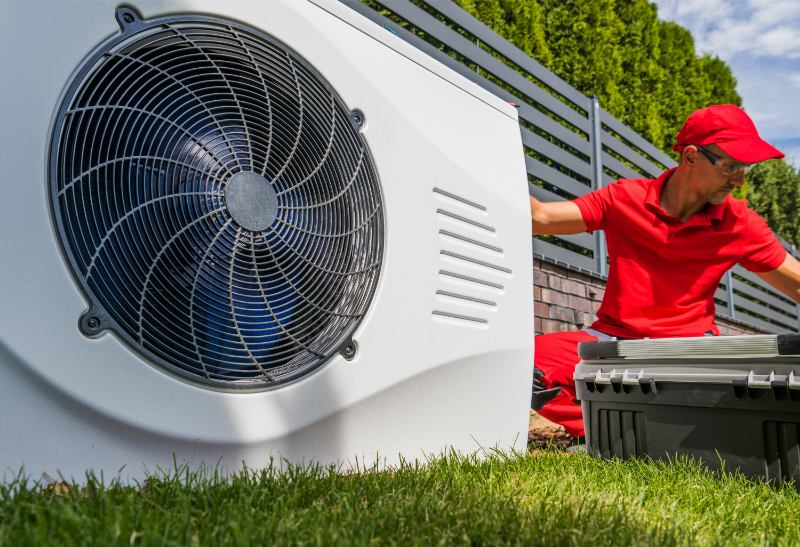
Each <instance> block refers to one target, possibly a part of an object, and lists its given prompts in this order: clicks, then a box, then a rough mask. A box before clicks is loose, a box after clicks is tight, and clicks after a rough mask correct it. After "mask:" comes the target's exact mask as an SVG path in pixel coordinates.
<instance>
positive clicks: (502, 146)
mask: <svg viewBox="0 0 800 547" xmlns="http://www.w3.org/2000/svg"><path fill="white" fill-rule="evenodd" d="M115 7H116V5H115V4H113V3H110V2H85V3H68V2H60V1H43V2H26V1H19V2H12V3H4V4H3V5H2V6H0V11H2V16H0V51H2V52H3V53H2V54H0V74H3V78H4V83H3V86H2V87H0V160H2V165H3V166H4V169H3V174H2V188H3V190H4V199H3V200H1V201H0V256H2V259H0V278H1V279H2V280H3V283H2V285H0V415H2V418H0V439H2V440H0V468H2V469H3V470H4V472H5V474H6V475H5V476H6V477H8V476H9V474H14V473H16V472H17V471H18V470H19V469H20V468H21V467H22V466H24V469H25V472H26V473H28V474H30V475H31V476H33V477H38V476H39V475H40V474H41V473H42V472H47V473H49V474H50V475H53V476H55V475H56V474H57V473H61V474H62V476H64V477H76V478H80V477H81V476H83V474H84V472H85V471H86V470H92V471H94V472H98V473H99V472H101V471H102V472H104V473H105V475H106V476H107V477H108V476H113V475H115V474H116V473H118V472H119V470H120V469H121V468H123V466H125V467H124V471H123V478H139V477H141V476H143V474H144V472H145V469H151V470H152V469H154V468H156V466H161V467H162V468H163V467H166V468H169V467H171V466H172V462H173V456H174V457H175V458H176V459H177V460H178V461H186V462H188V463H189V464H190V465H193V466H194V465H199V464H200V463H205V464H207V465H211V466H215V465H219V466H221V467H222V468H223V470H225V471H229V470H232V469H235V468H237V467H238V466H240V465H242V464H243V463H244V464H246V465H248V466H249V467H256V468H257V467H260V466H263V465H265V464H267V463H268V462H269V459H270V458H271V457H275V458H286V459H287V460H288V461H293V462H298V461H312V460H313V461H319V462H322V463H331V462H338V463H343V464H344V465H346V466H347V465H352V464H354V463H355V462H356V461H358V462H359V463H365V464H372V463H374V462H376V461H378V462H379V463H380V464H381V465H386V464H392V463H396V462H397V461H398V458H399V457H400V456H401V455H402V456H403V457H405V458H411V459H415V458H421V457H425V456H427V455H430V454H438V453H440V452H441V451H442V450H444V449H447V448H450V447H452V448H455V449H456V450H458V451H462V452H472V451H475V450H477V449H479V448H480V447H484V448H488V447H499V448H502V449H508V448H512V447H513V448H523V447H524V445H525V441H526V431H527V420H528V405H529V400H530V384H531V366H532V358H533V310H532V279H531V244H530V215H529V209H528V198H527V196H528V194H527V182H526V175H525V166H524V159H523V158H524V156H523V151H522V145H521V140H520V134H519V129H518V125H517V118H516V112H515V110H514V108H513V107H511V106H509V105H507V104H505V103H504V102H503V101H501V100H500V99H498V98H496V97H494V96H493V95H491V94H489V93H488V92H486V91H485V90H483V89H481V88H479V87H478V86H476V85H474V84H472V83H471V82H469V81H467V80H466V79H464V78H463V77H461V76H459V75H457V74H456V73H454V72H452V71H451V70H450V69H448V68H446V67H444V66H443V65H441V64H439V63H438V62H436V61H434V60H432V59H431V58H429V57H427V56H426V55H424V54H422V53H421V52H419V51H417V50H415V49H414V48H413V47H412V46H410V45H409V44H407V43H405V42H403V41H402V40H401V39H399V38H398V37H396V36H394V35H392V34H391V33H390V32H388V31H386V30H385V29H383V28H381V27H379V26H377V25H375V24H373V23H372V22H370V21H368V20H366V19H364V18H363V17H361V16H360V15H358V14H356V13H355V12H353V11H351V10H350V9H349V8H347V7H345V6H343V5H341V4H339V3H338V2H336V1H334V0H325V1H323V0H313V2H312V1H308V0H270V1H269V2H246V1H228V2H217V1H213V0H147V1H141V2H136V3H134V4H133V7H135V8H136V9H137V10H139V11H140V12H141V14H142V16H143V17H144V18H145V19H149V18H153V17H160V16H164V15H168V14H175V13H199V14H205V15H212V16H216V17H224V18H231V19H235V20H238V21H241V22H243V23H246V24H248V25H250V26H252V27H255V28H258V29H260V30H262V31H263V32H265V33H267V34H270V35H272V36H274V37H275V38H277V39H278V40H279V41H281V42H283V43H284V44H286V45H287V46H288V47H290V48H292V49H293V50H294V51H296V52H297V53H298V54H300V55H301V56H302V57H304V58H305V59H306V60H307V61H308V62H309V63H310V64H311V65H312V66H314V67H315V68H316V69H317V70H318V71H319V72H320V73H321V74H322V75H323V76H324V77H325V78H326V79H327V80H328V82H329V83H330V84H331V85H332V87H333V88H334V89H335V90H336V92H337V93H338V94H339V96H340V97H341V98H342V99H343V100H344V102H345V104H346V105H347V107H348V108H351V109H359V110H360V111H362V112H363V113H364V115H365V118H366V125H365V127H364V129H363V133H364V136H365V139H366V141H367V143H368V145H369V147H370V151H371V153H372V155H373V159H374V162H375V165H376V167H377V171H378V175H379V177H380V180H381V183H382V190H383V194H384V205H385V220H386V241H385V257H384V263H383V270H382V272H381V279H380V282H379V287H378V290H377V292H376V294H375V297H374V299H373V302H372V304H371V306H370V309H369V312H368V314H367V316H366V317H365V319H364V320H363V322H362V323H361V325H360V327H359V329H358V331H357V332H356V333H355V336H354V339H355V340H356V341H357V343H358V354H357V356H356V358H355V359H354V360H352V361H350V362H347V361H345V360H344V359H343V358H342V357H341V356H336V357H334V358H333V359H332V360H331V361H330V362H329V363H327V364H326V365H325V366H323V367H322V368H320V369H319V370H318V371H316V372H315V373H313V374H311V375H310V376H308V377H306V378H304V379H302V380H300V381H298V382H296V383H293V384H291V385H288V386H285V387H282V388H279V389H276V390H272V391H260V392H245V393H239V392H237V393H231V392H225V391H221V390H214V389H209V388H207V387H202V386H199V385H194V384H192V383H190V382H187V381H185V380H183V379H179V378H177V377H174V376H172V375H170V374H168V373H166V372H164V371H163V370H162V369H160V368H157V367H156V366H154V365H152V364H150V363H148V362H146V361H145V360H144V359H142V358H141V357H140V356H139V354H137V353H136V352H135V351H133V350H131V349H130V348H129V347H128V346H126V345H125V344H123V343H122V342H121V341H120V340H119V339H118V338H117V337H116V336H114V335H113V334H106V335H104V336H102V337H100V338H99V339H96V340H91V339H88V338H86V337H85V336H83V335H82V334H81V333H80V332H79V330H78V318H79V317H80V315H81V313H82V312H83V311H84V310H85V309H86V306H87V302H86V300H85V298H84V297H83V295H82V294H81V292H80V291H79V289H78V287H77V285H76V283H75V282H74V281H73V279H72V277H71V275H70V273H69V271H68V267H67V262H66V260H65V258H64V257H63V255H62V252H61V250H60V248H59V244H58V240H57V235H56V232H55V229H54V225H53V222H52V219H51V214H50V206H49V196H48V191H49V185H48V182H47V173H46V157H47V154H48V146H49V139H50V136H51V131H52V122H53V115H54V112H55V110H56V109H57V107H58V104H59V101H60V97H61V93H62V91H63V89H64V87H65V85H66V84H67V82H68V81H69V79H70V75H71V73H72V72H73V70H74V69H75V68H76V67H77V66H78V65H79V64H80V63H81V61H82V60H83V59H84V58H85V57H86V56H87V55H88V54H89V53H90V51H91V50H92V49H93V48H95V47H96V46H97V45H98V44H99V43H101V42H102V41H104V40H105V39H106V38H108V37H109V36H111V35H114V34H115V33H117V32H118V26H117V23H116V22H115V20H114V8H115ZM475 205H479V206H480V207H476V206H475ZM484 209H485V210H484ZM465 219H466V221H465ZM476 223H477V225H476ZM478 225H483V226H487V227H490V228H492V230H493V231H490V230H486V229H485V228H480V227H479V226H478ZM441 231H444V232H445V234H442V233H441ZM446 234H454V235H455V237H454V236H453V235H446ZM459 236H460V237H459ZM464 238H467V239H472V240H476V241H481V242H484V243H487V244H489V245H490V246H492V247H496V248H498V249H502V252H497V251H496V250H492V249H490V248H487V247H484V246H479V245H475V244H473V243H469V242H468V241H465V239H464ZM465 258H466V259H465ZM469 279H473V280H478V281H479V282H475V281H470V280H469ZM451 293H456V294H461V295H466V296H471V297H474V298H475V300H474V301H470V300H464V299H462V298H454V297H452V296H448V294H451ZM480 301H484V302H492V303H494V304H495V305H493V306H492V305H488V304H486V303H482V302H480ZM461 316H467V317H478V318H483V319H485V320H486V321H487V322H486V323H479V322H475V321H470V320H465V319H461V318H459V317H461Z"/></svg>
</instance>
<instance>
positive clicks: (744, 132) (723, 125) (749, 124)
mask: <svg viewBox="0 0 800 547" xmlns="http://www.w3.org/2000/svg"><path fill="white" fill-rule="evenodd" d="M677 141H678V144H676V145H675V146H673V147H672V149H673V150H675V151H676V152H681V151H683V149H684V148H686V147H687V146H688V145H690V144H694V145H696V146H705V145H707V144H716V145H717V146H719V147H720V148H721V149H722V150H723V151H724V152H725V153H726V154H728V155H729V156H730V157H732V158H733V159H735V160H737V161H740V162H742V163H757V162H759V161H764V160H771V159H781V158H782V157H783V152H781V151H780V150H778V149H777V148H775V147H774V146H772V145H771V144H769V143H768V142H767V141H765V140H763V139H762V138H761V137H759V136H758V131H757V130H756V126H755V124H754V123H753V120H751V119H750V116H748V115H747V113H746V112H745V111H744V110H742V109H741V108H739V107H738V106H736V105H735V104H712V105H711V106H707V107H706V108H701V109H700V110H695V111H694V112H692V113H691V115H689V117H688V118H687V119H686V123H684V124H683V127H681V130H680V131H678V136H677Z"/></svg>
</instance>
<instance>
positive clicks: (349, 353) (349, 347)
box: [342, 341, 356, 361]
mask: <svg viewBox="0 0 800 547" xmlns="http://www.w3.org/2000/svg"><path fill="white" fill-rule="evenodd" d="M342 356H343V357H344V358H345V359H347V360H348V361H350V360H351V359H352V358H353V357H355V356H356V343H355V342H352V341H351V342H348V343H347V344H345V346H344V347H343V348H342Z"/></svg>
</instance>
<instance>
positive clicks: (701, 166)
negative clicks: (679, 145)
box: [695, 144, 745, 204]
mask: <svg viewBox="0 0 800 547" xmlns="http://www.w3.org/2000/svg"><path fill="white" fill-rule="evenodd" d="M703 148H704V149H705V150H706V152H709V153H710V154H711V155H712V156H714V157H713V158H709V157H707V156H706V155H705V154H703V153H702V151H701V150H700V149H696V160H695V165H696V166H697V169H698V172H697V175H698V176H697V178H696V183H695V189H696V191H697V193H698V194H699V195H700V196H701V197H703V198H705V199H706V201H708V202H709V203H713V204H719V203H722V202H723V201H725V198H726V197H728V194H730V193H731V191H732V190H733V189H734V188H737V187H739V186H741V185H742V184H744V177H745V171H744V169H742V168H741V166H743V165H745V164H742V163H741V162H739V161H736V160H735V159H733V158H732V157H730V156H729V155H728V154H726V153H725V152H723V151H722V149H721V148H720V147H718V146H717V145H715V144H709V145H706V146H704V147H703ZM712 162H713V163H712Z"/></svg>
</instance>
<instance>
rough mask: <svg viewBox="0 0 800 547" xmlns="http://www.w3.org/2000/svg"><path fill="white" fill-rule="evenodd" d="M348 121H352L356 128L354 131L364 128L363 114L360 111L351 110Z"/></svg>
mask: <svg viewBox="0 0 800 547" xmlns="http://www.w3.org/2000/svg"><path fill="white" fill-rule="evenodd" d="M350 119H351V120H353V125H355V126H356V129H361V128H362V127H364V114H363V113H362V112H361V111H360V110H353V111H352V112H351V113H350Z"/></svg>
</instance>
